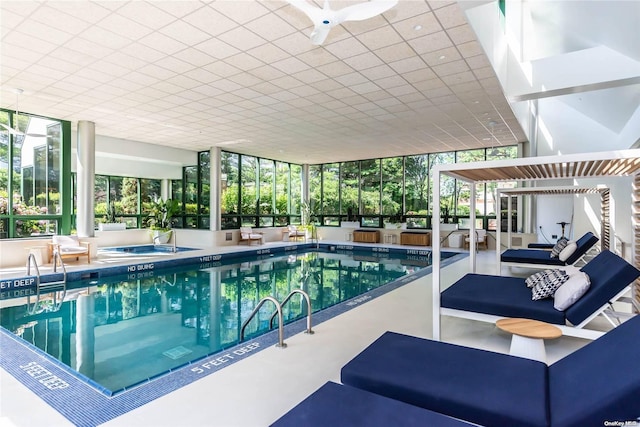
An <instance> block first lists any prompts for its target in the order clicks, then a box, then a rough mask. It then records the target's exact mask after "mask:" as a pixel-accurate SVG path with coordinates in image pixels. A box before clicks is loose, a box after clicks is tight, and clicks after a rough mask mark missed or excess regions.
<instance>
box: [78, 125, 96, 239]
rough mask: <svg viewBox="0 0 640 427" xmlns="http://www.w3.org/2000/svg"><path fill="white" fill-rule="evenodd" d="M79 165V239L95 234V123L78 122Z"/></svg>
mask: <svg viewBox="0 0 640 427" xmlns="http://www.w3.org/2000/svg"><path fill="white" fill-rule="evenodd" d="M77 138H78V145H77V147H76V148H77V149H76V160H77V161H76V165H77V168H76V169H77V203H78V205H77V214H76V230H77V233H78V236H79V237H93V236H94V234H95V232H94V227H95V226H94V203H95V197H94V191H95V189H94V186H95V174H96V125H95V123H93V122H89V121H86V120H80V121H79V122H78V135H77Z"/></svg>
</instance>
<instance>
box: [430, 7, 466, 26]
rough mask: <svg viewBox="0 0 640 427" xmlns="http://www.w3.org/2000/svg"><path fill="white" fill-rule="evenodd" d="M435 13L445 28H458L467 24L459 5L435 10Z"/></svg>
mask: <svg viewBox="0 0 640 427" xmlns="http://www.w3.org/2000/svg"><path fill="white" fill-rule="evenodd" d="M433 13H434V14H435V15H436V17H437V18H438V21H440V23H441V24H442V26H443V27H444V28H452V27H457V26H459V25H463V24H466V23H467V20H466V19H465V18H464V13H462V12H461V10H460V6H458V4H457V3H452V4H450V5H448V6H444V7H440V8H438V9H435V10H434V11H433Z"/></svg>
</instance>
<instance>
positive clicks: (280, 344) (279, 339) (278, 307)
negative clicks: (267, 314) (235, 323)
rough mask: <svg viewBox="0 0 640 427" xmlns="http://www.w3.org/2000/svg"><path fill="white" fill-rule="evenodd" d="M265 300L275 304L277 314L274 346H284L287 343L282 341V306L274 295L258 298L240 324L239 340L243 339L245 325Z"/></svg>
mask: <svg viewBox="0 0 640 427" xmlns="http://www.w3.org/2000/svg"><path fill="white" fill-rule="evenodd" d="M267 301H271V302H272V303H274V304H275V305H276V310H277V314H278V344H276V347H280V348H286V347H287V345H286V344H285V343H284V329H283V320H282V306H281V305H280V303H279V302H278V300H277V299H275V298H274V297H264V298H262V299H261V300H260V302H259V303H258V305H257V306H256V308H254V309H253V311H252V312H251V314H250V315H249V317H248V318H247V320H245V321H244V323H243V324H242V328H240V341H244V330H245V329H246V327H247V325H248V324H249V322H250V321H251V320H252V319H253V317H254V316H255V315H256V313H257V312H258V310H260V307H262V305H263V304H264V303H265V302H267Z"/></svg>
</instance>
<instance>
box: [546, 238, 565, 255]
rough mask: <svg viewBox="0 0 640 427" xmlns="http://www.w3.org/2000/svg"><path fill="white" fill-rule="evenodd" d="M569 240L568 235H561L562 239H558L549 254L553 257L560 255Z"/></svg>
mask: <svg viewBox="0 0 640 427" xmlns="http://www.w3.org/2000/svg"><path fill="white" fill-rule="evenodd" d="M568 242H569V241H568V240H567V238H566V237H561V238H560V239H558V241H557V242H556V244H555V245H554V246H553V249H551V253H550V254H549V256H550V257H551V258H557V257H558V255H560V252H562V250H563V249H564V248H565V246H567V243H568Z"/></svg>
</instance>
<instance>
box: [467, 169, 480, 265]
mask: <svg viewBox="0 0 640 427" xmlns="http://www.w3.org/2000/svg"><path fill="white" fill-rule="evenodd" d="M469 190H470V198H471V200H470V202H471V206H470V207H471V209H470V210H469V221H470V222H471V224H470V225H469V263H470V267H471V272H472V273H475V272H476V249H477V248H478V241H477V240H478V239H477V236H476V183H475V182H474V181H471V182H470V183H469Z"/></svg>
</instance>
